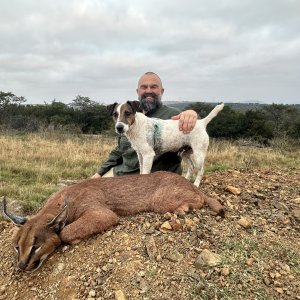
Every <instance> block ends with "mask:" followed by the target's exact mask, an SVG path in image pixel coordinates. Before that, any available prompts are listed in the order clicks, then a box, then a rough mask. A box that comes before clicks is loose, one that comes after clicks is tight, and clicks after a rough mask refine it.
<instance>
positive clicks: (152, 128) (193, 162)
mask: <svg viewBox="0 0 300 300" xmlns="http://www.w3.org/2000/svg"><path fill="white" fill-rule="evenodd" d="M139 105H140V102H139V101H127V102H125V103H122V104H118V103H114V104H112V105H109V106H108V110H109V112H110V114H111V115H112V116H113V119H114V121H115V130H116V132H117V133H118V134H125V136H126V137H127V138H128V140H129V141H130V143H131V146H132V148H133V149H134V150H135V151H136V152H137V155H138V159H139V163H140V173H141V174H149V173H150V172H151V168H152V164H153V159H154V156H155V155H157V154H162V153H165V152H180V151H182V157H183V159H184V160H185V161H186V163H187V166H188V171H187V174H186V178H187V179H190V177H191V175H192V173H193V172H194V171H196V172H197V176H196V179H195V182H194V184H195V185H196V186H199V185H200V181H201V178H202V176H203V172H204V159H205V156H206V152H207V148H208V145H209V136H208V134H207V132H206V126H207V124H208V123H209V122H210V121H211V120H212V119H213V118H214V117H215V116H217V114H218V113H219V112H220V111H221V110H222V109H223V107H224V103H221V104H219V105H217V106H216V107H215V108H214V109H213V110H212V111H211V112H210V113H209V114H208V115H207V116H206V117H205V118H204V119H200V120H198V121H197V123H196V126H195V128H194V129H193V130H192V131H191V132H190V133H189V134H184V133H183V132H182V131H180V130H179V126H178V122H179V121H174V120H161V119H156V118H148V117H147V116H145V115H144V114H142V113H140V112H138V109H139Z"/></svg>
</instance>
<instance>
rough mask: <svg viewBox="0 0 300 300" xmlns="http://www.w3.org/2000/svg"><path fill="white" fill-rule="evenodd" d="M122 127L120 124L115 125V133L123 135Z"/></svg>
mask: <svg viewBox="0 0 300 300" xmlns="http://www.w3.org/2000/svg"><path fill="white" fill-rule="evenodd" d="M123 130H124V126H123V125H122V124H117V125H116V131H117V133H123Z"/></svg>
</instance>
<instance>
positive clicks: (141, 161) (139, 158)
mask: <svg viewBox="0 0 300 300" xmlns="http://www.w3.org/2000/svg"><path fill="white" fill-rule="evenodd" d="M136 153H137V156H138V160H139V164H140V174H143V173H142V172H143V156H142V155H141V153H140V152H136Z"/></svg>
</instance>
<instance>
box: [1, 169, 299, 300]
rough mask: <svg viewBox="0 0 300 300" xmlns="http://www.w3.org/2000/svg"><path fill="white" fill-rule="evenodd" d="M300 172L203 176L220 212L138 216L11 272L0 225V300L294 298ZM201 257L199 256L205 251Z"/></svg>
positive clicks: (4, 227)
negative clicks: (29, 269)
mask: <svg viewBox="0 0 300 300" xmlns="http://www.w3.org/2000/svg"><path fill="white" fill-rule="evenodd" d="M299 187H300V170H293V171H284V170H268V171H266V170H247V172H246V171H243V170H229V171H224V172H216V173H212V174H209V175H207V176H205V178H204V181H203V183H202V184H201V189H202V190H203V191H205V192H206V193H208V194H210V195H212V196H215V197H218V198H219V199H221V201H222V202H223V203H224V205H225V206H226V209H227V212H226V217H225V218H224V219H222V218H221V217H216V216H214V215H213V213H212V212H211V211H210V210H209V209H208V208H207V207H205V208H204V209H202V210H199V211H194V212H192V213H189V214H187V215H186V216H185V217H183V218H182V217H181V218H180V217H177V216H174V215H172V214H166V215H164V216H162V215H157V214H154V213H143V214H139V215H137V216H132V217H126V218H122V219H121V222H120V223H119V224H118V225H117V226H115V227H113V228H111V229H110V230H109V231H107V232H106V233H104V234H102V235H97V236H94V237H91V238H89V239H87V240H85V241H83V242H81V243H80V244H78V245H76V246H69V245H63V246H62V247H60V248H59V249H58V250H57V251H56V252H55V253H54V255H52V256H51V257H50V259H49V260H48V261H47V262H46V263H45V264H44V265H43V266H42V267H41V269H40V270H38V271H37V272H35V273H23V272H21V271H19V270H18V269H16V267H15V260H14V253H13V250H12V247H11V238H12V234H13V230H14V227H13V226H12V225H11V224H10V223H7V222H1V223H0V238H1V249H0V299H30V300H33V299H66V300H68V299H118V300H121V299H124V298H125V299H144V300H147V299H149V300H150V299H178V300H179V299H180V300H182V299H300V296H299V295H300V251H299V249H300V239H299V237H300V190H299ZM204 254H205V255H204Z"/></svg>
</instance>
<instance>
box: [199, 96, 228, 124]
mask: <svg viewBox="0 0 300 300" xmlns="http://www.w3.org/2000/svg"><path fill="white" fill-rule="evenodd" d="M223 107H224V103H223V102H222V103H221V104H219V105H217V106H216V107H215V108H214V109H213V110H212V111H211V112H210V113H209V114H208V115H207V116H206V117H205V118H203V119H202V120H201V121H202V122H203V123H204V125H205V126H206V125H207V124H208V123H209V122H210V121H211V120H212V119H213V118H214V117H216V116H217V114H218V113H219V112H220V111H221V110H222V109H223Z"/></svg>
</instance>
